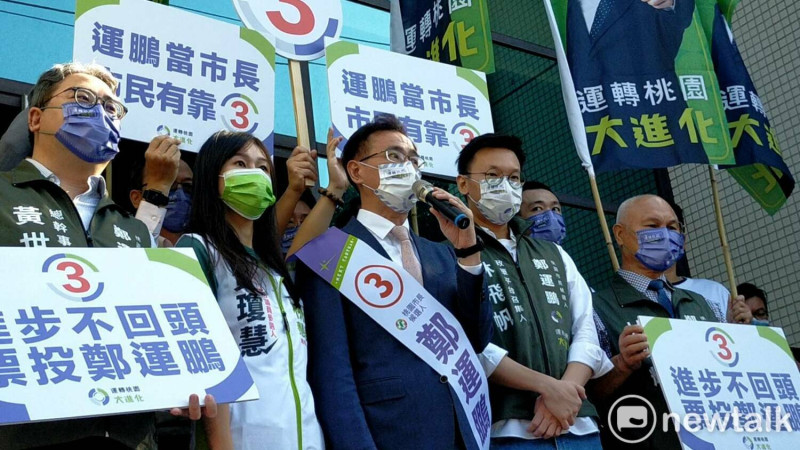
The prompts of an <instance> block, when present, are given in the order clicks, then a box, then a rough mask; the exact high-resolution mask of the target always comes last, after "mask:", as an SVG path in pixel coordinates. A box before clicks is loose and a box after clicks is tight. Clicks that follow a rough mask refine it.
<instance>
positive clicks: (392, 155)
mask: <svg viewBox="0 0 800 450" xmlns="http://www.w3.org/2000/svg"><path fill="white" fill-rule="evenodd" d="M378 155H384V156H385V157H386V160H387V161H389V162H392V163H395V164H403V163H405V162H406V161H410V162H411V164H413V165H414V167H416V168H417V169H419V168H421V167H423V166H425V160H423V159H422V158H420V157H419V156H418V155H415V154H412V155H407V154H405V152H403V151H402V150H399V149H396V148H390V149H387V150H384V151H382V152H378V153H373V154H371V155H369V156H365V157H363V158H361V159H359V160H358V162H364V161H366V160H368V159H370V158H372V157H373V156H378Z"/></svg>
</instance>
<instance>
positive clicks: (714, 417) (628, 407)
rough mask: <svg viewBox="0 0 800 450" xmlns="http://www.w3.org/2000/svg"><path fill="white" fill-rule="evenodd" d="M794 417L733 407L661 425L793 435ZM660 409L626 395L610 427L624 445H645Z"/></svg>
mask: <svg viewBox="0 0 800 450" xmlns="http://www.w3.org/2000/svg"><path fill="white" fill-rule="evenodd" d="M790 418H791V415H790V414H789V413H784V412H783V410H782V408H780V407H777V408H773V407H771V406H767V407H765V408H764V409H763V410H762V414H759V413H753V412H748V413H743V412H740V411H739V409H738V408H733V409H732V411H731V412H730V413H722V414H720V413H714V414H711V415H709V414H697V413H688V414H684V415H683V416H681V415H680V414H676V413H664V414H663V415H662V417H661V421H660V425H661V428H662V430H663V431H664V432H667V431H678V430H679V429H681V428H683V429H685V430H686V431H689V432H690V433H697V432H699V431H702V430H705V431H708V432H711V433H713V432H724V431H733V432H735V433H770V432H778V431H781V432H791V431H793V430H792V426H791V422H790ZM658 422H659V421H658V420H656V410H655V408H654V407H653V405H652V404H651V403H650V402H649V401H648V400H647V399H645V398H644V397H640V396H638V395H626V396H624V397H621V398H619V399H618V400H617V401H616V402H614V404H613V405H611V410H610V411H609V412H608V428H609V429H610V430H611V433H613V434H614V436H615V437H616V438H617V439H619V440H620V441H622V442H625V443H627V444H638V443H639V442H643V441H644V440H646V439H647V438H649V437H650V435H652V434H653V432H655V430H656V426H658V425H659V423H658Z"/></svg>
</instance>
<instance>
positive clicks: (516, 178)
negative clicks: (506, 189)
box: [467, 170, 525, 189]
mask: <svg viewBox="0 0 800 450" xmlns="http://www.w3.org/2000/svg"><path fill="white" fill-rule="evenodd" d="M467 175H483V178H484V179H485V180H486V184H488V185H489V187H497V186H499V185H501V184H502V183H503V180H504V179H508V184H510V185H511V187H513V188H514V189H516V188H521V187H522V185H523V184H524V183H525V182H524V181H523V180H522V177H521V176H520V175H519V174H517V173H512V174H511V175H508V176H506V175H503V174H502V173H499V172H498V171H496V170H487V171H486V172H467Z"/></svg>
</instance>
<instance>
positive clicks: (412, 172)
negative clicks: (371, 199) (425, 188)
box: [361, 161, 422, 214]
mask: <svg viewBox="0 0 800 450" xmlns="http://www.w3.org/2000/svg"><path fill="white" fill-rule="evenodd" d="M361 164H364V165H365V166H367V167H372V168H374V169H378V174H379V175H380V179H381V184H380V185H379V186H378V188H377V189H373V188H371V187H369V186H367V185H366V184H365V185H364V186H365V187H367V188H369V189H372V192H374V193H375V195H376V196H377V197H378V198H379V199H380V201H382V202H383V204H385V205H386V206H388V207H389V208H391V210H392V211H395V212H398V213H401V214H404V213H407V212H409V211H411V208H413V207H414V204H416V203H417V196H416V194H414V189H413V185H414V182H415V181H417V180H419V179H420V178H422V174H421V173H420V172H419V170H417V168H416V167H414V164H412V163H411V162H410V161H406V162H404V163H402V164H398V163H393V164H381V165H379V166H378V167H375V166H371V165H369V164H366V163H361Z"/></svg>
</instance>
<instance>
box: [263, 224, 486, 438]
mask: <svg viewBox="0 0 800 450" xmlns="http://www.w3.org/2000/svg"><path fill="white" fill-rule="evenodd" d="M344 231H345V232H347V233H349V234H351V235H353V236H355V237H357V238H358V239H360V240H361V241H363V242H365V243H366V244H368V245H369V246H370V247H372V248H373V249H375V250H376V251H377V252H378V253H380V254H381V255H383V256H384V257H387V258H388V255H387V254H386V252H385V251H384V250H383V247H382V246H381V245H380V243H378V241H377V240H376V239H375V238H374V236H373V235H372V234H371V233H370V232H369V231H368V230H367V229H366V228H365V227H364V226H363V225H362V224H361V223H360V222H358V221H357V220H355V219H353V220H351V221H350V223H348V224H347V226H345V227H344ZM412 240H413V243H414V245H415V246H416V249H417V254H418V255H419V259H420V262H421V265H422V276H423V285H424V287H425V289H426V290H427V291H428V292H429V293H430V294H431V295H432V296H433V297H434V298H436V299H437V300H438V301H439V302H440V303H441V304H442V305H444V306H445V307H446V308H447V309H448V310H449V311H450V312H451V313H452V314H453V315H454V316H455V317H456V318H457V319H458V320H459V321H460V323H461V326H462V328H463V329H464V332H465V333H466V335H467V337H468V338H469V341H470V343H471V344H472V347H473V349H474V350H475V351H476V352H480V351H482V350H483V349H484V348H485V347H486V344H488V343H489V340H490V339H491V334H492V323H491V314H492V312H491V305H490V303H489V302H488V301H485V300H484V299H485V298H486V295H485V284H484V281H483V276H482V275H477V276H476V275H471V274H470V273H469V272H467V271H465V270H463V269H461V268H459V267H458V265H457V262H456V257H455V253H454V252H453V250H452V248H450V247H448V246H446V245H443V244H437V243H434V242H431V241H428V240H426V239H423V238H420V237H418V236H414V235H413V233H412ZM296 280H297V286H298V287H299V289H300V290H301V297H302V298H303V302H304V306H305V317H306V331H307V333H308V357H309V361H308V378H309V383H310V385H311V389H312V391H313V394H314V401H315V404H316V412H317V417H318V418H319V421H320V424H321V425H322V429H323V431H324V432H325V438H326V441H327V444H328V448H331V449H342V450H358V449H376V448H377V449H381V450H384V449H398V450H399V449H412V448H413V449H431V450H434V449H435V450H445V449H451V448H454V447H455V443H456V442H457V441H459V440H463V442H464V443H465V444H466V447H467V448H469V449H472V448H477V446H476V444H475V441H474V439H473V437H472V431H471V430H470V428H469V423H468V422H467V418H466V416H465V415H464V413H463V412H462V411H461V408H460V407H458V405H457V404H458V398H457V396H456V393H455V392H454V391H452V389H451V388H450V386H449V384H448V383H447V382H446V380H444V382H443V380H442V379H441V378H440V375H439V374H438V373H436V372H434V370H433V369H431V367H430V366H428V365H427V364H425V362H423V361H422V359H420V358H419V357H417V356H416V355H415V354H414V353H412V352H411V351H410V350H408V349H407V348H406V347H405V346H403V344H401V343H400V342H399V341H398V340H397V339H395V338H394V337H393V336H391V335H390V334H389V333H388V332H386V330H384V329H383V328H381V327H380V325H378V324H377V323H376V322H375V321H374V320H373V319H371V318H370V317H369V316H367V315H366V314H365V313H364V312H363V311H361V310H360V309H359V308H358V307H357V306H355V305H353V304H352V303H351V302H350V300H347V299H346V298H344V297H342V296H341V295H340V294H339V293H338V291H336V290H335V289H334V288H333V287H332V286H331V285H330V284H328V283H327V282H326V281H324V280H322V279H321V278H319V277H318V276H317V275H316V274H314V273H313V272H311V271H310V270H309V269H308V268H307V267H305V266H304V265H303V264H298V270H297V279H296ZM267 395H269V394H267ZM456 433H459V434H460V435H461V437H460V438H459V437H457V434H456Z"/></svg>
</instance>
